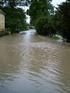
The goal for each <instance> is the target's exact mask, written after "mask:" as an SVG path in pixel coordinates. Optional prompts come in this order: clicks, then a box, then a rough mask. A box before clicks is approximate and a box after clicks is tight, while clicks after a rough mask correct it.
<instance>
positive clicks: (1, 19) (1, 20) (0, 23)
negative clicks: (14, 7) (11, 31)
mask: <svg viewBox="0 0 70 93" xmlns="http://www.w3.org/2000/svg"><path fill="white" fill-rule="evenodd" d="M0 31H5V15H4V14H1V13H0Z"/></svg>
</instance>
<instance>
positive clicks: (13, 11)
mask: <svg viewBox="0 0 70 93" xmlns="http://www.w3.org/2000/svg"><path fill="white" fill-rule="evenodd" d="M22 1H23V4H24V5H26V3H27V2H28V0H0V6H1V9H3V11H4V12H5V15H6V28H7V29H9V31H11V33H15V32H16V30H17V32H18V30H19V29H20V30H24V29H25V28H26V16H25V12H24V11H23V10H22V9H20V8H17V6H18V5H20V4H21V3H22ZM24 1H25V2H24Z"/></svg>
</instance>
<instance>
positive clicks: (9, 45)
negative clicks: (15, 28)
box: [0, 30, 70, 93]
mask: <svg viewBox="0 0 70 93" xmlns="http://www.w3.org/2000/svg"><path fill="white" fill-rule="evenodd" d="M0 93H70V45H63V44H61V43H57V42H55V41H53V40H50V39H48V38H46V37H41V36H39V35H36V34H35V31H34V30H30V31H27V32H24V33H20V34H18V35H16V34H15V35H9V36H4V37H2V38H0Z"/></svg>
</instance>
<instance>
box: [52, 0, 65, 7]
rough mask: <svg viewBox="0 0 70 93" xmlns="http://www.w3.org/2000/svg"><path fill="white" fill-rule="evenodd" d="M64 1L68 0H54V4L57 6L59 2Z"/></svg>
mask: <svg viewBox="0 0 70 93" xmlns="http://www.w3.org/2000/svg"><path fill="white" fill-rule="evenodd" d="M64 1H66V0H52V4H53V5H54V6H57V5H58V4H60V3H62V2H64Z"/></svg>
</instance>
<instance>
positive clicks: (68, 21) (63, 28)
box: [55, 0, 70, 42]
mask: <svg viewBox="0 0 70 93" xmlns="http://www.w3.org/2000/svg"><path fill="white" fill-rule="evenodd" d="M55 16H56V19H57V20H56V23H57V25H56V27H57V29H58V30H59V33H60V34H61V35H62V36H63V37H64V38H65V39H67V41H68V42H70V1H69V0H67V1H66V2H64V3H62V4H61V5H59V7H58V9H57V12H56V15H55Z"/></svg>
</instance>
